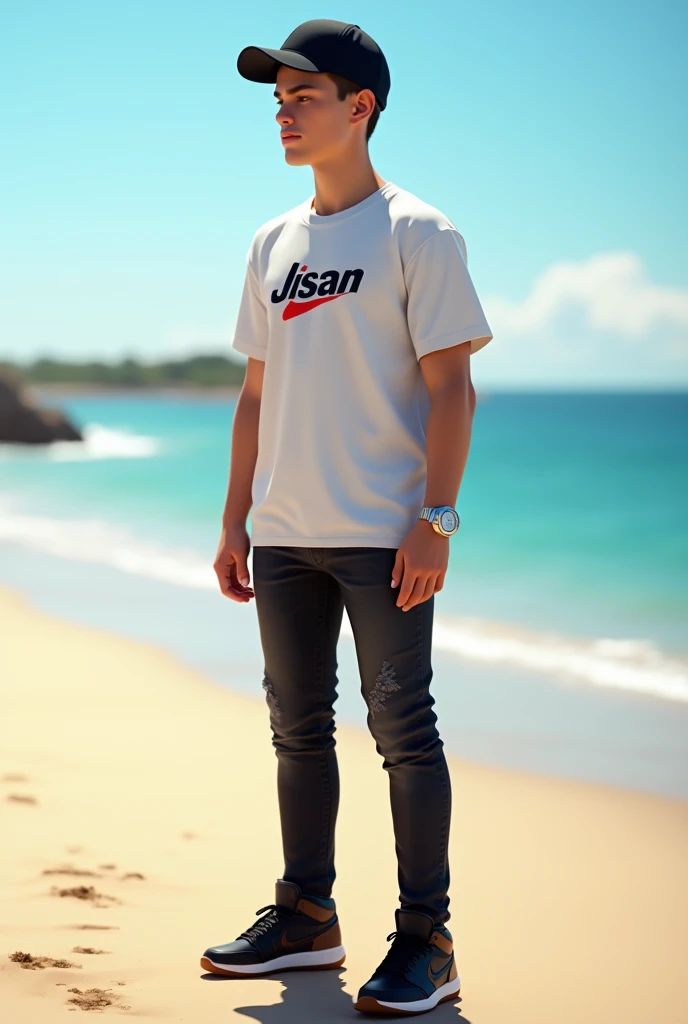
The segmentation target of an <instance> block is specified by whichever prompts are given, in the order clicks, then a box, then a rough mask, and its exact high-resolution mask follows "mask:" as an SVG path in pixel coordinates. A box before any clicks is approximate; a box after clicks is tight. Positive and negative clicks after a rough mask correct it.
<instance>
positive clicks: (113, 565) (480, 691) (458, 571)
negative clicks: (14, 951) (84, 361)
mask: <svg viewBox="0 0 688 1024" xmlns="http://www.w3.org/2000/svg"><path fill="white" fill-rule="evenodd" d="M46 401H50V402H51V403H52V404H56V405H60V406H61V407H62V408H64V409H66V411H67V412H68V413H69V414H70V415H71V416H72V417H73V418H74V419H75V420H76V421H77V422H78V423H79V424H80V425H81V426H82V427H83V429H84V432H85V440H84V442H83V443H81V444H72V443H67V442H65V443H58V444H55V445H52V446H50V447H49V448H47V449H44V450H39V451H31V450H26V449H23V448H21V449H20V448H17V447H16V446H9V445H4V446H0V582H7V583H10V584H12V585H14V586H18V587H20V588H22V589H24V590H25V591H26V592H27V594H28V595H29V596H31V597H33V598H34V599H36V600H38V601H39V603H41V602H42V603H43V604H44V605H45V606H46V607H48V606H49V607H50V608H51V609H54V610H56V611H59V610H63V611H65V612H66V613H67V614H69V615H70V616H71V617H73V618H75V619H78V620H80V621H88V622H94V623H97V624H102V625H107V626H109V627H111V628H114V629H118V630H120V631H122V632H125V633H129V634H132V635H137V636H141V637H144V638H151V639H154V640H155V641H156V642H159V643H162V644H165V645H167V646H169V647H172V648H173V649H175V650H177V651H178V652H179V653H181V654H183V656H184V657H186V658H187V659H188V660H189V661H191V662H194V663H196V664H199V665H200V664H202V665H203V667H204V668H205V670H206V671H209V672H210V673H211V674H212V675H214V676H215V678H217V679H218V680H219V681H221V682H224V683H225V684H228V685H237V686H241V687H243V688H246V689H250V688H251V687H253V690H254V691H255V689H256V688H257V689H258V690H259V689H260V686H259V682H258V684H257V683H256V677H257V674H258V672H259V669H260V646H259V640H258V634H257V629H256V625H255V609H254V607H253V604H250V605H248V606H238V605H235V604H234V603H233V602H229V601H227V600H226V599H224V598H222V597H221V596H220V595H219V590H218V588H217V583H216V580H215V576H214V573H213V571H212V561H213V558H214V555H215V551H216V548H217V543H218V539H219V522H220V516H221V512H222V506H223V502H224V495H225V492H226V485H227V478H228V469H229V458H230V446H231V427H232V417H233V413H234V408H235V400H234V399H228V398H214V397H189V396H183V395H179V396H161V395H151V394H143V393H142V394H135V395H121V394H112V395H97V396H96V395H67V396H62V397H60V398H59V399H57V398H52V399H50V400H47V399H46ZM687 467H688V394H682V393H673V394H672V393H654V394H638V393H635V394H605V393H589V394H576V393H561V394H547V393H533V394H524V393H491V394H484V395H480V396H479V402H478V406H477V410H476V416H475V421H474V427H473V438H472V445H471V452H470V456H469V460H468V465H467V467H466V472H465V475H464V480H463V483H462V486H461V491H460V495H459V501H458V508H459V512H460V514H461V519H462V522H461V528H460V530H459V533H458V534H457V535H456V537H454V538H453V539H452V541H451V548H450V550H451V555H450V563H449V571H448V574H447V577H446V582H445V586H444V589H443V590H442V592H441V593H440V594H438V595H437V596H436V598H435V601H436V606H435V607H436V614H435V630H434V638H433V651H434V652H435V654H436V670H435V677H436V679H437V683H436V686H437V694H438V701H439V702H440V703H441V704H442V705H443V707H444V708H445V719H446V722H447V725H446V731H447V735H448V736H449V737H450V738H449V739H448V740H447V743H448V746H453V747H454V749H457V750H458V751H459V752H461V753H466V754H468V755H469V756H478V757H480V758H481V759H483V760H488V761H492V762H495V763H504V764H509V765H515V766H519V767H526V768H533V769H534V770H539V771H549V772H553V773H555V774H556V773H559V774H566V775H569V776H572V777H579V778H592V779H595V780H597V781H612V782H615V783H618V784H628V785H632V786H634V787H636V788H643V785H644V784H646V785H645V788H650V789H653V790H654V791H661V792H670V793H673V794H680V795H685V796H686V797H688V754H687V753H686V749H687V747H688V743H686V741H687V740H688V630H687V628H686V624H687V623H688V571H687V570H688V531H687V530H686V521H687V515H688V482H687V473H686V469H687ZM39 567H40V568H39ZM249 568H250V563H249ZM113 594H119V595H120V597H119V599H115V598H114V597H113V596H112V595H113ZM144 594H147V595H148V598H147V599H146V600H145V601H144V599H143V595H144ZM125 595H126V597H125ZM141 602H142V603H141ZM161 603H162V605H163V606H164V607H165V608H167V609H168V610H169V620H168V621H167V622H166V621H165V619H164V617H163V616H161V615H160V612H159V606H160V604H161ZM133 607H136V610H137V611H136V615H134V614H133V613H132V608H133ZM146 609H147V610H146ZM195 609H197V610H198V616H197V617H195V616H194V610H195ZM239 616H241V618H239ZM177 617H179V618H177ZM177 622H180V623H184V624H185V625H184V629H183V632H184V637H183V639H182V638H181V637H180V632H179V628H177V627H176V626H175V625H174V624H175V623H177ZM248 622H250V623H251V628H250V629H247V623H248ZM211 624H212V625H211ZM218 635H221V636H222V637H224V639H225V640H226V639H227V637H228V636H229V637H230V638H231V645H230V646H231V649H232V651H233V654H232V656H231V657H228V654H227V651H226V649H225V650H224V652H223V651H222V650H218V652H217V656H210V655H209V654H208V652H209V651H212V650H214V649H215V644H216V642H217V640H218V638H219V637H218ZM342 636H343V642H344V643H345V644H347V645H348V647H347V650H348V653H347V654H346V655H345V659H344V660H345V661H346V659H348V658H350V656H351V648H352V646H353V645H352V643H351V632H350V627H349V625H348V620H347V619H346V616H345V619H344V625H343V629H342ZM438 659H439V660H438ZM236 665H239V666H240V667H241V670H240V671H238V670H236ZM438 666H439V668H438ZM347 671H348V672H349V674H350V675H353V674H355V666H354V665H353V662H351V663H350V664H349V667H348V669H347ZM442 680H445V682H443V681H442ZM447 680H451V682H448V681H447ZM457 680H458V682H457ZM476 680H480V681H481V683H480V685H479V686H478V685H475V681H476ZM349 688H351V686H350V687H349ZM348 699H349V698H347V697H345V695H344V694H343V693H342V697H341V700H342V706H343V707H345V708H347V709H348V713H349V716H350V717H353V718H356V717H357V716H358V720H359V722H360V720H361V707H360V701H359V706H358V707H354V705H353V704H352V705H351V706H349V704H347V701H348ZM572 702H573V703H572ZM545 708H547V709H548V710H547V712H546V713H544V712H543V709H545ZM566 716H569V719H570V721H568V725H567V721H566V720H565V719H566ZM571 716H572V717H571ZM571 721H573V722H574V724H575V728H574V727H573V726H571ZM471 723H472V724H471ZM591 723H592V724H591ZM565 725H566V726H567V728H564V729H563V733H566V734H567V735H568V733H567V729H568V732H570V733H571V736H569V737H568V739H567V738H566V737H564V738H562V736H563V734H562V727H563V726H565ZM569 726H571V728H569ZM471 729H473V730H474V731H473V732H472V733H471ZM593 734H594V735H593ZM471 737H472V740H473V741H474V742H473V746H471ZM557 747H559V755H557ZM593 748H595V749H593ZM595 751H597V753H596V752H595ZM562 752H565V756H564V753H562ZM658 759H659V761H658ZM598 761H599V762H600V763H599V764H598ZM603 762H604V763H603ZM657 763H660V769H661V770H660V769H658V767H657ZM643 766H644V767H643ZM648 780H649V781H648Z"/></svg>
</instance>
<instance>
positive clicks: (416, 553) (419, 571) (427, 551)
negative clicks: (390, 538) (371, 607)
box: [392, 519, 449, 612]
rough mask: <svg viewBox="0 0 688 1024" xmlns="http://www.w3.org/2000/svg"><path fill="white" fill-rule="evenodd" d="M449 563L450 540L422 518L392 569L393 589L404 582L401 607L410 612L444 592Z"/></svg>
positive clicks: (408, 536) (404, 543)
mask: <svg viewBox="0 0 688 1024" xmlns="http://www.w3.org/2000/svg"><path fill="white" fill-rule="evenodd" d="M448 563H449V537H443V536H442V534H440V533H437V532H436V530H434V529H433V526H432V524H431V523H429V522H428V521H427V520H426V519H419V520H418V522H417V523H416V525H415V526H414V527H413V529H411V530H409V532H408V533H407V534H406V536H405V537H404V539H403V541H402V543H401V546H400V547H399V549H398V551H397V557H396V561H395V563H394V568H393V569H392V586H393V587H396V586H398V584H399V582H401V589H400V590H399V597H398V598H397V607H400V608H401V609H402V611H405V612H407V611H409V609H410V608H413V606H414V605H416V604H420V603H421V601H427V600H428V598H429V597H432V595H433V594H436V593H437V591H438V590H441V589H442V587H443V586H444V577H445V575H446V572H447V565H448Z"/></svg>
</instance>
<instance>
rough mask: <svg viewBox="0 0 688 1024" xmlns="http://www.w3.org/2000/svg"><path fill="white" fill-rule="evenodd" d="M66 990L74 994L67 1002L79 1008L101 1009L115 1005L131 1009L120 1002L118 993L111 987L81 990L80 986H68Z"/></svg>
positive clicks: (123, 1008)
mask: <svg viewBox="0 0 688 1024" xmlns="http://www.w3.org/2000/svg"><path fill="white" fill-rule="evenodd" d="M67 991H68V992H74V993H75V995H74V996H73V997H72V998H71V999H68V1000H67V1002H68V1003H74V1005H75V1006H78V1007H79V1009H80V1010H102V1009H104V1008H105V1007H106V1006H117V1007H118V1009H120V1010H131V1006H125V1005H123V1004H122V1002H121V999H122V997H121V996H120V995H117V993H116V992H113V991H112V989H111V988H87V989H86V990H85V991H82V990H81V989H80V988H68V989H67Z"/></svg>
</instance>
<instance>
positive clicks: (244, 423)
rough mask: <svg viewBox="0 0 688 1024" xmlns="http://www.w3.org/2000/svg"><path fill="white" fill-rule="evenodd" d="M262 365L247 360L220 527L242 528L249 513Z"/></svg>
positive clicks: (263, 364) (257, 360) (259, 361)
mask: <svg viewBox="0 0 688 1024" xmlns="http://www.w3.org/2000/svg"><path fill="white" fill-rule="evenodd" d="M264 370H265V363H264V362H263V361H262V360H261V359H253V358H252V357H251V356H249V357H248V363H247V364H246V373H245V376H244V382H243V384H242V386H241V391H240V393H239V398H238V400H237V406H236V410H235V412H234V423H233V425H232V449H231V463H230V471H229V484H228V487H227V497H226V500H225V507H224V512H223V514H222V525H223V526H237V525H241V526H244V525H245V523H246V520H247V519H248V514H249V511H250V509H251V488H252V486H253V474H254V471H255V468H256V459H257V457H258V420H259V417H260V402H261V398H262V394H263V373H264Z"/></svg>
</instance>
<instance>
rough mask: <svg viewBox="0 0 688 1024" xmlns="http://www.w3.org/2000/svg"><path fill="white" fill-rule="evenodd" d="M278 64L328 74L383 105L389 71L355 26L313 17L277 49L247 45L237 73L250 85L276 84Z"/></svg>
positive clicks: (370, 41)
mask: <svg viewBox="0 0 688 1024" xmlns="http://www.w3.org/2000/svg"><path fill="white" fill-rule="evenodd" d="M281 64H286V66H287V67H288V68H297V69H298V70H299V71H316V72H317V71H320V72H323V71H330V72H332V74H334V75H341V76H342V77H343V78H348V79H349V80H350V81H352V82H354V83H355V84H356V85H358V86H359V87H360V88H361V89H370V90H371V91H372V92H373V93H374V94H375V99H376V100H377V102H378V105H379V107H380V110H384V109H385V107H386V105H387V94H388V93H389V86H390V80H389V68H388V66H387V61H386V60H385V55H384V53H383V52H382V50H381V49H380V47H379V46H378V45H377V43H376V42H375V40H374V39H371V37H370V36H369V35H368V33H367V32H364V31H363V29H362V28H361V27H360V26H359V25H349V24H347V23H346V22H345V21H331V20H329V19H328V18H317V19H315V20H314V21H304V22H303V24H302V25H299V26H298V28H295V29H294V31H293V32H292V33H291V35H290V36H287V38H286V39H285V40H284V42H283V43H282V48H281V49H279V50H268V49H266V48H265V47H263V46H247V47H245V48H244V49H243V50H242V51H241V53H240V54H239V59H238V60H237V68H238V70H239V74H240V75H242V76H243V77H244V78H248V79H249V80H250V81H251V82H276V81H277V71H278V69H279V67H280V65H281Z"/></svg>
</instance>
